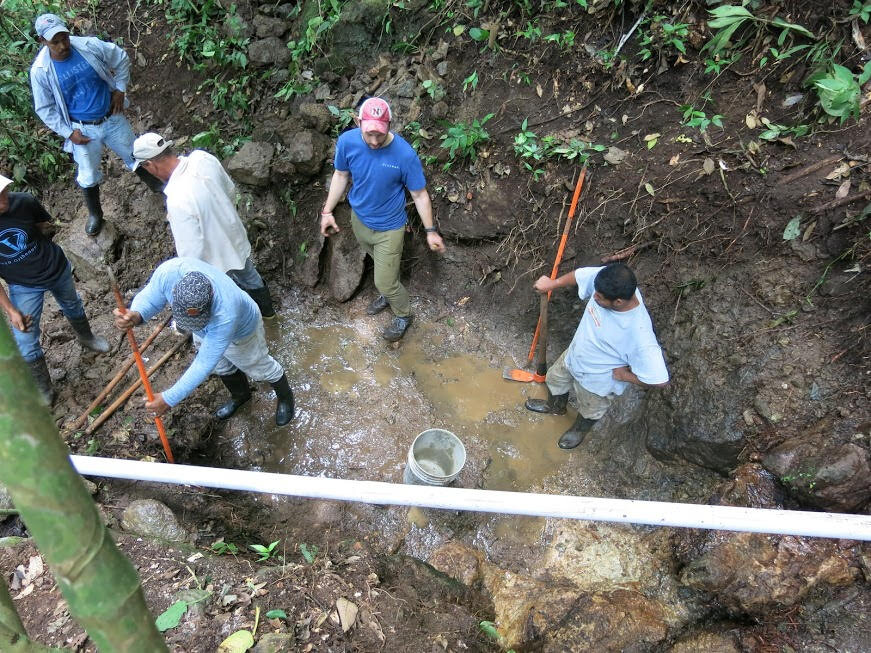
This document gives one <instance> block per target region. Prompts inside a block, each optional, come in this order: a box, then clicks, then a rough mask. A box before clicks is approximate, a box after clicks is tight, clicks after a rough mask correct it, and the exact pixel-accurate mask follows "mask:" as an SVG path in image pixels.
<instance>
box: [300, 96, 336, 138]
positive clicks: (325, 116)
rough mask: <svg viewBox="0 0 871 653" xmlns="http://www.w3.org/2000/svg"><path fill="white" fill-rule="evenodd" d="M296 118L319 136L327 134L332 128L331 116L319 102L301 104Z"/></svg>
mask: <svg viewBox="0 0 871 653" xmlns="http://www.w3.org/2000/svg"><path fill="white" fill-rule="evenodd" d="M297 116H298V117H299V119H300V120H301V121H302V124H303V125H304V126H305V127H308V128H309V129H314V130H315V131H318V132H320V133H321V134H327V133H329V131H330V129H331V128H332V126H333V115H332V114H331V113H330V110H329V109H327V107H326V105H325V104H321V103H320V102H302V103H300V105H299V108H298V109H297Z"/></svg>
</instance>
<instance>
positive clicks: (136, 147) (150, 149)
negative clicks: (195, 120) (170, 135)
mask: <svg viewBox="0 0 871 653" xmlns="http://www.w3.org/2000/svg"><path fill="white" fill-rule="evenodd" d="M172 143H173V141H168V140H166V139H165V138H164V137H163V136H161V135H160V134H155V133H154V132H146V133H144V134H142V136H140V137H139V138H137V139H136V140H135V141H133V158H134V159H135V160H136V161H135V163H134V165H133V169H134V170H136V168H138V167H139V164H140V163H142V162H143V161H148V160H149V159H153V158H154V157H156V156H157V155H158V154H160V153H161V152H163V151H164V150H165V149H166V148H168V147H170V146H171V145H172Z"/></svg>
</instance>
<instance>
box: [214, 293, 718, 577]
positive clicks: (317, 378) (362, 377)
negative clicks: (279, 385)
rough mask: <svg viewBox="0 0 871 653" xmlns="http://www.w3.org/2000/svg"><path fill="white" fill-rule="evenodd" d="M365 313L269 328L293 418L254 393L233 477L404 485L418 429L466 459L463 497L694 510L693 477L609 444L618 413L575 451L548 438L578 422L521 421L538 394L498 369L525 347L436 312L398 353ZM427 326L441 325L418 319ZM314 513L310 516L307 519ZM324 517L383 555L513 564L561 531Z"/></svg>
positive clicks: (390, 516) (237, 433) (240, 421)
mask: <svg viewBox="0 0 871 653" xmlns="http://www.w3.org/2000/svg"><path fill="white" fill-rule="evenodd" d="M364 308H365V301H364V300H363V299H357V300H355V301H354V302H352V303H351V304H348V305H344V306H341V307H337V308H331V307H321V310H320V311H319V313H318V315H317V316H316V317H315V318H314V319H313V318H312V316H311V315H310V314H307V313H305V312H304V311H302V310H300V311H299V312H298V313H297V312H291V313H283V314H282V315H281V316H280V317H279V319H278V320H277V324H273V325H269V326H268V328H267V339H268V341H269V343H270V349H271V350H272V352H273V354H274V355H275V356H276V357H277V358H278V359H279V360H280V361H281V363H282V364H283V365H284V366H285V368H286V370H287V372H288V377H289V378H290V379H291V385H292V387H293V389H294V393H295V395H296V404H297V417H296V419H295V420H294V422H292V423H291V425H290V426H289V427H286V428H282V429H278V428H275V426H274V424H273V421H272V419H273V411H274V395H273V394H272V393H271V392H269V390H268V387H261V388H260V390H259V391H258V392H257V393H256V394H255V397H254V399H253V401H252V402H250V407H248V408H246V409H243V410H242V411H240V414H239V416H238V417H234V418H233V419H232V420H230V422H229V423H228V425H227V431H226V432H225V435H224V437H225V439H226V441H228V442H229V443H230V444H231V446H232V448H233V449H234V450H235V452H236V455H237V461H236V463H237V464H238V465H239V466H245V467H247V468H254V469H263V470H265V471H274V472H282V473H288V474H301V475H308V476H327V477H332V478H349V479H360V480H374V481H387V482H393V483H401V482H402V479H403V472H404V470H405V461H406V456H407V454H408V449H409V447H410V445H411V443H412V441H413V440H414V438H415V437H416V436H417V435H418V434H419V433H420V432H421V431H423V430H425V429H428V428H443V429H447V430H449V431H452V432H453V433H455V434H456V435H457V436H458V437H459V438H460V439H461V440H462V441H463V443H464V445H465V447H466V451H467V463H466V467H465V468H464V470H463V472H462V473H461V474H460V476H459V478H458V479H457V481H456V483H455V485H457V486H459V487H478V488H485V489H495V490H509V491H520V492H523V491H526V492H530V491H531V492H547V493H554V494H575V495H586V496H620V497H626V498H644V499H659V500H670V499H675V498H677V499H679V500H699V499H700V497H690V496H681V495H680V494H679V492H680V490H681V488H683V487H687V486H688V485H689V484H686V485H685V484H684V481H685V479H684V477H683V476H682V474H693V475H694V478H693V487H699V486H700V485H702V483H701V482H700V479H699V476H700V475H701V474H702V472H700V471H699V470H674V469H670V468H665V467H664V466H662V465H660V464H659V463H657V462H656V461H654V460H653V459H651V458H650V457H649V455H648V454H646V452H644V451H640V452H638V451H637V449H638V447H637V446H636V445H632V446H629V445H628V444H626V443H622V444H621V446H620V447H615V446H614V443H613V442H612V441H611V439H610V438H609V430H610V429H613V427H614V422H615V421H621V417H620V415H621V413H623V412H626V411H627V410H628V409H626V408H623V409H619V410H615V411H613V412H614V417H612V418H606V419H605V420H602V422H601V423H600V424H599V425H597V427H596V428H595V429H594V430H593V432H592V433H591V434H590V435H589V436H588V438H587V441H585V442H584V443H583V444H582V445H581V446H580V447H578V448H577V449H575V450H573V451H570V452H567V451H562V450H560V449H559V448H558V447H557V446H556V440H557V439H558V437H559V435H560V434H561V433H562V432H563V431H564V430H565V429H567V428H568V427H569V426H570V425H571V423H572V421H573V419H574V417H575V413H574V411H572V410H571V409H570V410H569V414H568V415H566V416H563V417H554V416H548V415H537V414H534V413H530V412H529V411H527V410H525V409H524V408H523V402H524V401H525V399H526V398H527V397H528V396H536V397H543V396H544V395H545V390H544V387H543V386H539V385H536V384H521V383H515V382H511V381H506V380H504V379H503V378H502V368H503V367H504V366H514V364H515V363H514V361H512V360H511V358H510V357H508V356H506V352H510V351H522V350H523V349H525V346H524V345H522V344H520V343H515V342H509V341H503V340H501V337H502V336H501V335H500V334H498V333H497V332H495V331H488V330H487V329H485V328H481V327H480V326H479V325H475V324H472V323H470V322H467V321H466V320H465V319H464V318H463V317H462V316H457V317H452V318H450V319H443V316H444V311H442V312H440V313H438V314H436V311H435V310H430V311H424V310H421V311H420V312H419V313H418V317H417V321H416V322H415V324H414V326H413V327H412V329H411V330H410V331H409V333H408V334H407V335H406V337H405V339H404V340H403V342H402V343H401V344H400V345H399V346H398V347H393V346H391V345H389V344H388V343H385V342H384V341H383V340H382V339H381V337H380V332H381V330H382V329H383V328H384V326H385V325H386V324H387V322H388V316H386V315H380V316H376V317H374V318H373V317H371V316H367V315H366V314H365V312H364ZM428 315H429V316H430V317H431V319H432V316H433V315H435V317H436V318H438V319H435V320H434V321H427V319H426V318H427V316H428ZM629 403H631V402H629ZM621 456H622V459H621ZM640 461H643V464H642V462H640ZM398 491H401V490H398ZM260 500H263V501H267V500H268V501H270V502H274V505H275V510H276V511H278V513H281V512H282V511H284V510H286V511H288V515H289V514H290V511H291V510H299V509H297V508H292V507H291V506H292V505H293V502H290V503H287V502H286V500H283V499H280V498H276V497H273V498H270V499H267V498H266V497H263V498H261V499H260ZM701 500H703V498H701ZM315 503H317V502H309V503H307V504H305V506H307V507H306V508H303V509H302V514H303V516H304V515H306V514H308V513H307V512H306V511H307V510H310V508H309V506H314V504H315ZM297 505H298V504H297ZM317 510H319V508H315V509H314V511H317ZM327 513H329V514H331V515H334V519H333V521H337V520H344V526H343V527H350V528H354V527H356V528H363V529H369V530H370V531H371V532H372V533H374V534H375V537H376V538H377V537H380V538H382V539H383V540H384V541H385V544H386V546H388V547H389V548H395V547H398V546H403V547H404V550H405V551H406V552H408V553H411V554H412V555H416V556H418V557H421V558H424V559H425V558H426V557H427V556H428V555H429V554H430V553H431V552H432V551H433V550H434V549H435V548H437V547H438V546H439V545H440V544H442V543H444V542H445V541H447V540H448V539H451V538H456V537H462V538H464V539H466V540H467V541H468V542H470V543H472V544H474V545H475V546H477V547H479V548H481V549H483V550H485V551H487V552H488V554H490V555H492V556H494V557H495V558H498V559H500V560H502V561H506V560H507V561H512V560H513V561H515V563H516V566H521V565H522V566H531V565H533V564H534V563H535V560H536V559H539V560H546V556H547V555H548V554H547V552H546V550H547V546H548V544H549V542H550V541H551V540H552V539H553V537H554V529H555V528H556V526H555V525H554V520H545V519H536V518H528V517H513V516H498V515H480V514H474V513H450V512H449V511H435V510H427V509H416V508H412V509H405V508H393V509H383V508H374V507H371V506H365V505H362V504H354V503H348V504H341V506H340V507H339V508H331V509H328V510H327ZM299 514H300V513H299V512H295V513H294V515H296V516H297V517H298V516H299ZM335 515H338V516H335ZM615 532H616V533H618V535H615V537H618V539H619V538H620V537H623V535H620V534H619V532H618V531H615ZM533 551H534V552H535V553H533Z"/></svg>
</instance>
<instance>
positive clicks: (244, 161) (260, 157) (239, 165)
mask: <svg viewBox="0 0 871 653" xmlns="http://www.w3.org/2000/svg"><path fill="white" fill-rule="evenodd" d="M274 156H275V147H273V146H272V145H271V144H270V143H263V142H257V141H249V142H247V143H245V144H244V145H243V146H242V147H241V148H239V151H238V152H236V154H234V155H233V156H232V157H230V160H229V161H228V162H227V172H229V173H230V175H231V176H232V177H233V179H235V180H236V181H240V182H242V183H243V184H250V185H252V186H266V185H268V184H269V171H270V169H271V167H272V158H273V157H274Z"/></svg>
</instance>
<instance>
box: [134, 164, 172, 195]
mask: <svg viewBox="0 0 871 653" xmlns="http://www.w3.org/2000/svg"><path fill="white" fill-rule="evenodd" d="M133 172H134V173H135V174H136V176H137V177H139V178H140V179H141V180H142V182H143V183H144V184H145V185H146V186H148V188H149V189H150V190H151V192H152V193H162V192H163V189H164V188H165V187H166V184H165V183H163V182H162V181H161V180H160V179H158V178H157V177H155V176H154V175H153V174H151V173H150V172H148V170H146V169H145V168H143V167H142V166H137V167H136V170H134V171H133Z"/></svg>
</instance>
